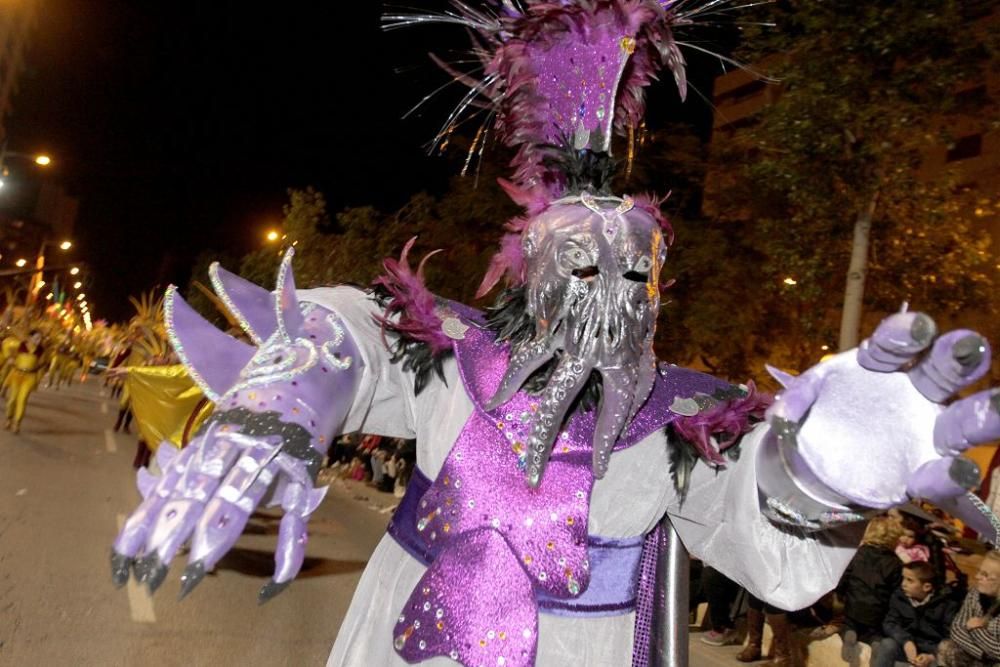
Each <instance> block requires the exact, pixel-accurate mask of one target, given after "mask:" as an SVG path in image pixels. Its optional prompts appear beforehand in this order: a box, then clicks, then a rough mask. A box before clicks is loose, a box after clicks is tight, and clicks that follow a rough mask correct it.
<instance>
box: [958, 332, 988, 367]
mask: <svg viewBox="0 0 1000 667" xmlns="http://www.w3.org/2000/svg"><path fill="white" fill-rule="evenodd" d="M951 353H952V356H953V357H954V358H955V361H957V362H958V363H959V365H961V366H962V368H963V369H969V370H974V369H975V368H977V367H978V366H979V364H980V363H981V362H982V361H983V357H984V356H985V354H986V339H985V338H983V337H982V336H980V335H979V334H974V333H973V334H969V335H968V336H965V337H964V338H962V339H961V340H959V341H958V342H957V343H955V346H954V347H953V348H952V352H951Z"/></svg>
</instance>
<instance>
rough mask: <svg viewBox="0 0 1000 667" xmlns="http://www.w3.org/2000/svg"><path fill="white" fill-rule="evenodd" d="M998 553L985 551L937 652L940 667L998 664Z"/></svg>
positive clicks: (999, 620)
mask: <svg viewBox="0 0 1000 667" xmlns="http://www.w3.org/2000/svg"><path fill="white" fill-rule="evenodd" d="M998 612H1000V552H997V551H988V552H987V553H986V557H985V558H983V562H982V563H981V564H980V566H979V571H978V572H976V578H975V580H974V584H973V586H972V587H971V588H970V589H969V594H968V595H966V596H965V602H963V603H962V608H961V609H959V611H958V613H957V614H956V615H955V619H954V620H953V621H952V623H951V633H950V638H949V639H946V640H944V641H943V642H941V645H940V647H939V648H938V663H939V664H940V665H941V667H988V666H989V665H993V664H996V663H997V662H1000V618H998V617H997V613H998Z"/></svg>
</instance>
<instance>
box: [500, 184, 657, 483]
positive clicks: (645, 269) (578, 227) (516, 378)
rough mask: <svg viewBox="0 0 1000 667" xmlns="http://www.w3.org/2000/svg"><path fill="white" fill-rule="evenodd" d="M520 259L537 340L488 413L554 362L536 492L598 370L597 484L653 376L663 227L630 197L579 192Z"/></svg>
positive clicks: (546, 215)
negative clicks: (573, 411) (564, 427)
mask: <svg viewBox="0 0 1000 667" xmlns="http://www.w3.org/2000/svg"><path fill="white" fill-rule="evenodd" d="M523 251H524V258H525V274H526V275H525V277H526V281H525V285H524V287H525V291H526V301H527V314H528V316H530V317H531V318H532V319H533V320H534V325H535V331H534V336H533V337H532V338H531V339H530V340H526V341H523V342H520V343H517V344H515V346H514V349H513V350H512V351H511V359H510V365H509V367H508V369H507V372H506V374H505V376H504V379H503V382H502V383H501V385H500V388H499V389H498V390H497V393H496V395H495V396H494V397H493V398H492V399H491V401H490V402H489V404H488V405H487V408H488V409H493V408H495V407H497V406H499V405H502V404H503V403H505V402H507V401H508V400H510V398H511V397H512V396H513V395H514V394H515V393H517V391H518V390H519V389H521V388H522V385H524V383H525V381H526V380H527V379H528V378H529V377H530V376H531V375H532V374H533V373H535V371H537V370H538V369H540V368H541V367H542V366H544V365H546V364H547V363H549V362H550V361H552V362H553V363H554V365H555V367H554V370H553V372H552V373H551V375H550V376H549V379H548V381H547V383H546V384H545V387H544V389H543V390H542V392H541V400H540V401H539V409H538V412H537V413H535V415H534V416H533V418H532V419H533V421H532V424H531V432H530V436H529V439H528V443H527V445H528V459H527V468H526V476H527V481H528V484H530V485H531V486H538V484H539V483H540V482H541V478H542V473H543V471H544V469H545V465H546V463H547V461H548V458H549V454H550V453H551V451H552V444H553V442H554V440H555V437H556V435H557V434H558V432H559V428H560V426H561V425H562V422H563V420H564V419H565V418H566V415H567V413H568V412H569V410H570V408H571V406H572V405H573V404H574V402H575V400H576V399H577V397H578V395H579V394H580V392H581V390H582V389H583V388H584V386H585V385H586V384H587V381H588V379H589V378H590V376H591V373H592V372H593V371H596V372H597V373H599V374H600V377H601V386H602V396H601V400H600V407H599V410H600V412H599V414H598V419H597V428H596V431H595V433H594V462H593V466H594V475H595V476H596V477H598V478H600V477H603V475H604V473H605V472H606V471H607V467H608V461H609V460H610V457H611V450H612V448H613V447H614V444H615V441H616V440H617V439H618V436H619V434H620V433H621V432H622V429H623V428H624V427H625V425H626V424H627V423H628V422H629V420H630V419H631V418H632V417H633V416H634V415H635V413H636V412H637V411H638V410H639V408H640V407H641V406H642V404H643V403H644V402H645V400H646V398H647V397H648V396H649V392H650V391H651V389H652V386H653V382H654V380H655V377H656V359H655V356H654V353H653V334H654V331H655V328H656V316H657V313H658V311H659V305H660V295H659V288H658V277H659V273H660V269H661V267H662V266H663V262H664V260H665V259H666V253H667V246H666V243H665V241H664V238H663V232H662V231H661V228H660V223H659V221H657V220H656V219H655V218H654V217H653V216H652V215H650V214H649V213H647V212H646V211H645V210H642V209H641V208H636V207H635V206H634V203H633V201H632V199H630V198H628V197H626V198H624V199H620V198H618V197H595V196H593V195H590V194H587V193H584V194H582V195H578V196H572V197H566V198H564V199H560V200H558V201H556V202H554V203H553V205H552V206H551V207H549V208H548V209H547V210H546V211H545V212H543V213H542V214H540V215H538V216H537V217H535V218H534V219H533V220H532V221H531V223H530V224H529V226H528V227H527V229H526V230H525V233H524V236H523Z"/></svg>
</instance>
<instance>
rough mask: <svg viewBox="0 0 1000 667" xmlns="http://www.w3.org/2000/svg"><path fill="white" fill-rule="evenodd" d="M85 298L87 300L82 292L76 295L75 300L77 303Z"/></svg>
mask: <svg viewBox="0 0 1000 667" xmlns="http://www.w3.org/2000/svg"><path fill="white" fill-rule="evenodd" d="M86 298H87V295H86V294H84V293H83V292H80V293H79V294H77V295H76V300H77V301H83V300H84V299H86Z"/></svg>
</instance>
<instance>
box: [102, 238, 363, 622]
mask: <svg viewBox="0 0 1000 667" xmlns="http://www.w3.org/2000/svg"><path fill="white" fill-rule="evenodd" d="M291 259H292V253H291V251H289V253H288V254H287V255H286V256H285V259H284V261H283V262H282V264H281V268H280V271H279V274H278V284H277V287H276V289H275V290H274V292H273V293H271V292H268V291H267V290H264V289H262V288H259V287H257V286H255V285H252V284H251V283H248V282H246V281H244V280H243V279H241V278H239V277H237V276H235V275H232V274H229V273H227V272H225V271H224V270H223V269H221V268H219V267H218V265H213V267H212V269H211V277H212V283H213V286H214V287H215V290H216V292H218V293H219V295H220V297H221V298H222V299H223V301H224V302H225V303H226V305H227V307H228V308H229V309H230V310H231V311H232V312H233V314H234V315H235V316H236V317H237V318H238V319H239V320H240V323H241V324H242V325H243V328H244V329H245V330H246V332H247V334H248V335H249V336H250V338H251V340H253V341H254V342H255V343H256V344H257V346H258V347H256V348H255V347H253V346H250V345H247V344H245V343H242V342H240V341H238V340H236V339H234V338H232V337H230V336H228V335H227V334H224V333H223V332H221V331H219V330H217V329H215V328H214V327H213V326H211V325H210V324H209V323H208V322H206V321H204V320H203V319H202V318H201V317H200V316H198V315H197V313H195V312H194V310H192V309H191V307H190V306H188V305H187V303H185V302H184V301H183V299H181V298H180V297H179V296H178V295H177V293H176V291H175V290H174V289H173V288H170V289H169V290H168V291H167V297H166V300H165V306H164V308H165V311H166V320H167V327H168V330H169V334H170V338H171V343H172V344H173V346H174V348H175V350H176V351H177V353H178V355H179V356H180V357H181V360H182V361H183V362H184V364H185V366H187V368H188V371H189V372H190V374H191V376H192V378H194V380H195V381H196V382H197V383H198V385H199V386H200V387H201V389H202V390H203V391H204V392H205V395H206V396H208V397H209V398H210V399H211V400H212V401H213V402H214V403H215V405H216V413H215V414H214V415H213V416H212V417H211V418H210V419H209V421H208V422H207V423H206V424H205V425H204V426H203V427H202V429H201V431H200V432H199V434H198V436H197V437H196V438H195V439H194V440H193V441H192V443H191V444H190V445H189V446H188V447H187V448H186V449H184V450H183V451H181V452H179V453H178V452H177V451H176V450H174V449H173V448H171V447H167V446H162V447H160V449H159V452H158V453H157V463H158V464H159V466H160V468H161V470H162V471H163V474H162V476H161V477H159V478H156V477H153V476H152V475H150V474H149V473H148V472H147V471H146V470H145V469H143V470H140V471H139V480H138V481H139V488H140V491H141V492H142V494H143V496H144V500H143V501H142V503H141V504H140V505H139V507H138V508H137V509H136V510H135V512H133V513H132V515H131V516H130V517H129V519H128V521H127V522H126V524H125V527H124V528H123V529H122V531H121V533H120V534H119V535H118V538H117V539H116V540H115V543H114V548H113V550H112V554H111V565H112V578H113V579H114V582H115V583H116V584H117V585H119V586H121V585H123V584H124V583H125V582H126V581H128V577H129V570H130V568H131V569H134V571H135V575H136V578H137V579H138V580H139V581H140V582H142V583H145V584H147V585H148V586H149V589H150V591H151V592H152V591H155V590H156V589H157V588H158V587H159V586H160V584H162V583H163V580H164V578H165V577H166V574H167V566H168V565H169V563H170V561H171V559H172V558H173V557H174V556H175V555H176V554H177V551H178V550H179V549H180V547H181V546H182V545H183V544H184V543H185V542H188V541H190V544H191V553H190V557H189V564H188V566H187V569H186V570H185V571H184V575H183V576H182V578H181V581H182V589H181V596H182V597H183V596H184V595H187V594H188V593H189V592H190V591H191V590H192V589H193V588H194V587H195V586H196V585H197V584H198V583H199V582H200V581H201V579H202V578H203V577H204V576H205V573H206V572H207V571H209V570H211V569H212V568H213V567H214V566H215V565H216V563H218V561H219V559H221V558H222V556H223V555H224V554H225V553H226V552H227V551H228V550H229V549H230V548H231V547H232V546H233V544H234V543H235V542H236V540H237V539H238V538H239V536H240V533H242V531H243V528H244V526H245V525H246V523H247V520H248V519H249V517H250V515H251V514H252V513H253V511H254V510H255V509H256V508H257V506H258V505H259V504H260V503H261V501H262V500H264V499H265V498H267V499H268V502H267V506H276V505H280V506H281V507H282V509H283V510H284V512H285V514H284V516H283V517H282V519H281V524H280V526H279V529H278V547H277V551H276V554H275V560H276V568H275V573H274V577H273V579H272V580H271V581H270V582H269V583H268V584H267V585H265V586H264V587H263V588H262V589H261V591H260V594H259V600H260V601H261V602H264V601H266V600H268V599H270V598H271V597H273V596H274V595H276V594H277V593H279V592H281V591H282V590H283V589H284V588H285V587H286V586H288V584H289V583H290V582H291V580H292V579H293V578H294V577H295V575H296V574H298V572H299V569H300V568H301V567H302V562H303V559H304V556H305V544H306V541H307V533H306V522H307V521H308V519H309V516H310V515H311V514H312V512H313V511H314V510H315V509H316V508H317V507H318V506H319V503H320V502H321V501H322V499H323V497H324V495H325V493H326V488H322V489H317V488H315V487H314V482H315V479H316V474H317V472H318V471H319V467H320V465H321V464H322V460H323V455H324V454H325V453H326V450H327V448H328V447H329V439H330V437H331V435H332V434H333V433H335V432H336V431H337V430H338V429H339V428H340V426H341V424H342V423H343V420H344V417H345V416H346V413H347V410H348V408H349V406H350V405H351V402H352V399H353V397H354V395H355V392H356V390H357V386H358V382H359V380H360V377H361V370H362V367H363V364H362V362H361V357H360V355H359V353H358V350H357V347H356V346H355V344H354V341H353V340H351V338H350V336H349V335H348V334H347V333H346V331H345V330H344V328H343V326H342V325H341V323H340V321H339V319H338V318H337V316H336V315H335V314H334V313H331V312H330V311H328V310H325V309H323V308H320V307H318V306H315V305H313V304H303V305H301V306H300V304H299V302H298V300H297V299H296V296H295V285H294V282H293V279H292V270H291Z"/></svg>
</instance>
